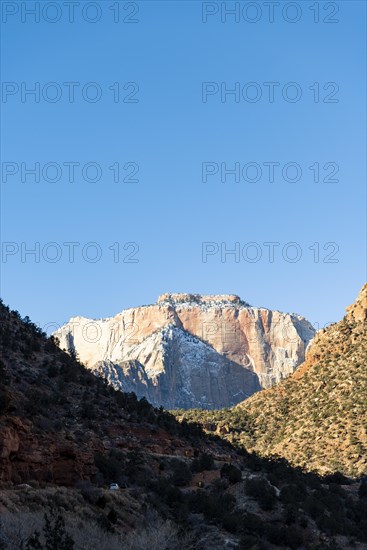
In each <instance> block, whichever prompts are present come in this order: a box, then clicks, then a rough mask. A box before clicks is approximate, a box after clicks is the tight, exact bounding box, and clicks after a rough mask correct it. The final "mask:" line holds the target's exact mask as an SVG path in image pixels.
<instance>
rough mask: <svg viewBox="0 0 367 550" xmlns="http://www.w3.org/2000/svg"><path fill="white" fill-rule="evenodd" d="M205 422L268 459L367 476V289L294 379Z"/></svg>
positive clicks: (319, 339)
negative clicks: (275, 457)
mask: <svg viewBox="0 0 367 550" xmlns="http://www.w3.org/2000/svg"><path fill="white" fill-rule="evenodd" d="M200 416H201V413H200V412H199V413H198V414H196V415H195V414H194V415H193V416H192V418H194V419H195V420H199V419H200ZM204 417H205V418H203V417H201V418H202V422H205V423H206V425H207V426H209V427H210V428H211V429H213V430H214V431H215V430H218V432H220V431H221V432H222V433H223V437H225V438H226V439H228V440H229V441H232V442H236V443H237V444H239V445H241V446H244V447H245V448H246V449H248V450H252V451H256V452H258V453H260V454H261V455H262V456H279V457H284V458H286V459H287V460H288V461H289V462H290V463H291V464H293V465H297V466H301V467H302V468H304V469H306V470H314V471H318V472H321V473H329V472H335V471H340V472H343V473H345V474H348V475H353V476H358V475H361V474H366V473H367V285H365V286H364V287H363V288H362V290H361V292H360V294H359V296H358V298H357V300H356V302H355V303H354V304H353V305H352V306H350V307H348V308H347V315H346V316H345V317H344V319H343V320H342V321H340V322H339V323H335V324H333V325H331V326H329V327H328V328H326V329H324V330H322V331H320V332H319V333H318V334H317V336H316V337H315V338H314V340H313V342H312V343H311V346H310V348H309V350H308V352H307V359H306V361H305V363H304V364H303V365H301V366H300V367H299V368H298V369H297V371H296V372H295V373H294V374H293V375H292V376H290V377H289V378H288V379H287V380H285V381H283V382H282V383H280V384H278V385H277V386H276V387H274V388H271V389H269V390H265V391H263V392H260V393H258V394H256V395H254V396H253V397H251V398H250V399H249V400H247V401H246V402H244V403H243V404H241V405H239V406H237V407H236V408H235V409H233V410H231V411H226V413H223V414H218V415H216V417H215V419H213V415H212V414H211V413H209V414H208V415H204Z"/></svg>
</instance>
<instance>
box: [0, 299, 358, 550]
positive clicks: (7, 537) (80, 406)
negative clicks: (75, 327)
mask: <svg viewBox="0 0 367 550" xmlns="http://www.w3.org/2000/svg"><path fill="white" fill-rule="evenodd" d="M0 351H1V357H2V362H1V367H0V369H1V375H0V482H1V483H0V548H1V549H2V550H19V548H26V549H27V550H44V549H45V550H49V549H50V548H52V550H72V549H76V550H92V549H93V550H94V549H95V548H100V549H101V550H118V549H124V550H125V549H127V550H143V549H144V550H145V549H146V548H150V549H151V550H181V549H185V550H206V549H210V550H222V549H224V548H239V549H253V550H259V549H265V550H267V549H269V550H270V549H273V548H284V549H297V548H315V549H316V548H317V549H324V548H329V549H330V550H331V549H333V550H337V549H342V548H350V547H355V548H359V549H362V548H367V522H366V519H365V518H366V517H367V501H366V496H367V484H360V483H350V482H349V481H348V480H347V479H346V478H343V477H340V476H334V477H330V478H324V479H322V478H320V477H318V476H316V475H314V474H304V473H302V472H301V471H300V470H298V469H295V468H290V467H289V466H287V465H286V464H285V462H284V461H274V460H266V459H262V458H259V457H257V456H256V455H252V454H248V453H247V452H246V451H241V450H236V449H235V448H234V447H233V446H232V445H231V444H229V443H228V442H225V441H222V440H221V439H220V438H219V437H217V436H213V435H211V436H207V435H205V434H204V433H203V431H202V430H201V428H200V427H199V426H198V425H196V424H188V423H186V422H181V423H178V422H177V421H176V420H175V418H174V417H173V416H172V415H170V414H169V413H168V412H165V411H163V410H157V409H154V408H153V407H152V406H151V405H149V404H148V403H147V401H145V400H140V401H138V400H137V399H136V397H135V396H134V395H133V394H122V393H120V392H116V391H115V390H114V389H112V388H111V387H109V386H108V385H107V384H106V383H104V382H103V381H102V380H101V379H98V378H96V377H95V376H94V375H93V374H91V373H90V372H89V371H87V370H86V369H85V368H84V367H83V366H82V365H81V364H79V363H78V361H76V360H75V358H73V357H71V356H70V355H68V354H67V353H64V352H62V351H61V350H60V349H59V348H58V347H57V346H56V345H55V342H54V341H53V340H52V339H47V338H46V337H45V335H43V334H42V333H41V332H40V330H39V329H38V328H37V327H36V326H35V325H34V324H33V323H32V322H31V321H30V320H29V319H28V318H24V319H21V317H20V315H19V314H18V313H17V312H11V311H9V309H8V308H6V307H4V306H3V305H1V306H0ZM237 411H238V412H240V409H237ZM218 414H220V412H218ZM110 483H118V484H119V486H120V489H118V490H117V491H111V490H110V489H109V485H110ZM45 513H46V516H44V514H45Z"/></svg>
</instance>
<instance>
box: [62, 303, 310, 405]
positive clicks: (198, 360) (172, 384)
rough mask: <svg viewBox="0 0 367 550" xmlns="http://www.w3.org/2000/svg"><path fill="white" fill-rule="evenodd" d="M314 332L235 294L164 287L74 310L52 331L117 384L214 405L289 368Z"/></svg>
mask: <svg viewBox="0 0 367 550" xmlns="http://www.w3.org/2000/svg"><path fill="white" fill-rule="evenodd" d="M314 334H315V331H314V329H313V327H312V326H311V324H310V323H308V322H307V321H306V319H304V318H303V317H300V316H298V315H290V314H288V313H280V312H279V311H270V310H268V309H264V308H254V307H250V306H249V305H248V304H247V303H246V302H243V301H242V300H241V299H240V298H239V297H238V296H235V295H220V296H201V295H192V294H163V295H162V296H160V297H159V299H158V302H157V303H156V304H154V305H150V306H143V307H137V308H131V309H127V310H125V311H122V312H121V313H120V314H118V315H116V316H115V317H113V318H107V319H101V320H98V321H94V320H91V319H86V318H84V317H74V318H72V319H71V320H70V321H69V322H68V323H67V324H66V325H64V326H63V327H61V329H60V330H58V331H57V332H56V333H55V337H57V338H58V340H59V342H60V347H61V348H62V349H65V350H68V351H70V350H72V351H75V352H76V353H77V355H78V357H79V358H80V360H81V361H82V362H83V363H84V364H85V365H86V366H87V367H88V368H89V369H90V370H92V371H93V372H94V373H96V374H102V375H103V376H105V377H106V378H107V379H108V380H109V381H110V382H111V383H112V384H113V385H114V386H115V388H120V389H123V390H128V391H134V392H135V393H136V395H137V396H138V397H142V396H144V397H146V398H147V399H148V400H149V401H150V402H151V403H153V404H154V405H156V406H159V405H162V406H164V407H165V408H180V407H182V408H190V407H201V408H207V409H211V408H221V407H226V406H227V407H228V406H232V405H235V404H236V403H239V402H241V401H243V399H245V398H247V397H248V396H250V395H252V394H253V393H255V392H256V391H258V390H259V389H261V388H268V387H270V386H272V385H273V384H274V383H275V382H278V381H279V380H281V379H283V378H285V377H286V376H288V375H289V374H291V373H292V372H293V371H294V370H295V368H296V367H297V365H298V364H299V363H301V362H302V361H303V360H304V357H305V349H306V347H307V345H308V343H309V342H310V340H311V339H312V338H313V336H314Z"/></svg>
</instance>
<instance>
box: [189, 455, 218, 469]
mask: <svg viewBox="0 0 367 550" xmlns="http://www.w3.org/2000/svg"><path fill="white" fill-rule="evenodd" d="M213 468H214V459H213V457H212V456H211V455H209V454H207V453H202V454H200V455H199V457H198V458H195V459H194V460H193V461H192V463H191V471H192V472H204V471H205V470H213Z"/></svg>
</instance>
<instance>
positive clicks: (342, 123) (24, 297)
mask: <svg viewBox="0 0 367 550" xmlns="http://www.w3.org/2000/svg"><path fill="white" fill-rule="evenodd" d="M35 4H38V9H40V10H41V11H40V15H39V21H35V17H38V16H37V15H36V16H34V15H32V14H29V13H27V12H26V10H27V9H28V10H29V9H31V8H32V6H34V5H35ZM45 4H48V5H49V6H48V8H47V9H46V10H45V9H44V5H45ZM55 4H57V6H56V7H55ZM66 4H67V3H65V2H58V3H56V2H51V3H44V2H30V1H29V2H2V8H3V14H2V16H3V23H2V67H3V69H2V78H3V81H4V82H5V84H3V94H2V104H1V109H2V120H3V123H2V124H3V130H2V181H1V187H2V240H3V249H2V266H1V267H2V285H1V291H2V296H3V299H4V301H5V302H6V303H7V304H9V305H10V307H11V308H13V309H18V310H19V311H20V313H21V314H22V315H26V314H27V315H29V316H30V317H31V318H32V319H33V320H34V321H35V322H37V323H39V324H40V325H41V326H44V325H45V323H49V322H55V323H59V324H61V323H63V322H65V321H66V320H68V319H69V318H70V317H71V316H75V315H84V316H87V317H97V318H99V317H107V316H110V315H114V314H116V313H117V312H118V311H120V310H122V309H124V308H126V307H131V306H137V305H141V304H148V303H152V302H154V301H156V298H157V297H158V295H159V294H161V293H163V292H194V293H203V294H212V293H215V294H218V293H235V294H239V295H240V296H241V297H242V298H243V299H244V300H246V301H248V302H249V303H251V304H253V305H258V306H264V307H268V308H273V309H278V310H283V311H290V312H297V313H300V314H302V315H304V316H306V317H307V318H308V319H309V320H310V321H311V322H313V323H315V324H316V325H317V326H323V325H324V324H325V323H327V322H331V321H336V320H338V319H340V318H341V317H342V316H343V314H344V307H345V306H346V305H348V304H349V303H351V302H352V301H353V300H354V299H355V297H356V295H357V293H358V291H359V289H360V287H361V286H362V284H363V283H364V281H365V280H366V231H365V225H366V192H365V177H366V173H365V166H366V165H365V151H366V132H365V128H366V111H365V102H364V96H365V92H366V86H365V84H366V83H365V76H364V75H365V66H366V64H365V41H366V36H365V32H366V31H365V19H366V17H365V10H366V4H365V2H362V1H349V0H348V1H347V2H331V3H330V2H318V3H316V4H317V5H318V9H319V13H316V11H315V2H308V1H301V2H295V3H291V4H293V5H291V6H289V5H288V4H289V3H288V2H282V1H280V3H279V5H278V4H276V5H274V21H273V22H270V21H269V20H270V18H271V14H269V9H270V8H269V5H268V4H267V3H266V2H257V3H256V4H257V6H254V3H253V2H252V3H250V4H249V3H248V2H239V3H238V2H237V3H236V2H227V3H223V5H224V6H225V7H226V8H228V9H230V8H233V6H235V9H239V10H240V11H239V12H238V11H237V13H236V14H235V15H230V14H226V13H225V12H224V13H221V5H222V3H221V2H208V3H204V4H203V3H201V2H199V1H186V2H178V1H167V2H155V1H144V2H138V3H134V2H112V1H111V2H110V1H109V0H107V1H104V2H83V1H80V2H79V3H77V4H75V3H72V4H73V6H70V3H69V5H66ZM236 5H237V8H236ZM4 6H5V7H4ZM71 7H72V8H73V9H74V22H69V20H70V19H72V17H71V14H70V11H69V10H70V9H71ZM111 8H112V9H111ZM118 8H119V13H118V12H117V9H118ZM36 9H37V6H36ZM216 12H217V13H216ZM94 18H95V19H98V20H97V21H96V22H95V23H92V22H91V20H92V19H94ZM114 18H115V19H118V20H117V22H115V21H114ZM57 19H58V20H57ZM221 19H223V20H221ZM236 19H237V20H236ZM257 19H258V20H257ZM296 19H298V21H295V22H293V23H292V22H291V21H292V20H296ZM317 19H318V20H319V21H318V22H317V21H315V20H317ZM52 20H55V22H52ZM134 20H135V21H136V22H132V21H134ZM335 20H336V21H337V22H333V21H335ZM251 21H253V22H251ZM70 82H73V83H74V84H73V85H71V84H65V83H70ZM50 83H54V84H50ZM90 83H94V84H90ZM129 83H130V84H129ZM203 83H204V84H203ZM205 83H206V84H205ZM266 83H267V84H266ZM269 83H272V84H269ZM290 83H293V84H290ZM32 88H33V89H35V90H36V95H35V94H33V95H32V94H27V93H26V91H27V90H29V89H32ZM72 90H73V92H74V101H73V102H72V95H71V91H72ZM230 90H235V93H232V94H230V93H228V94H226V91H227V92H228V91H230ZM117 92H119V97H117ZM272 93H273V94H274V95H273V96H272ZM96 94H97V95H96ZM98 95H99V96H100V98H98ZM94 98H96V101H94ZM269 98H270V99H269ZM255 100H257V101H255ZM36 163H39V165H38V166H39V168H38V169H37V170H38V171H39V176H38V175H37V174H36V176H34V175H32V174H31V173H29V172H27V171H26V170H29V169H31V168H32V167H33V168H35V164H36ZM49 163H53V164H49ZM70 163H79V164H74V165H71V164H70ZM88 163H93V164H88ZM204 163H207V164H204ZM264 163H266V164H264ZM269 163H277V164H269ZM289 163H293V164H290V165H289ZM117 166H119V172H120V173H119V174H117ZM72 167H73V169H74V171H75V172H74V178H72V177H71V168H72ZM110 167H112V168H110ZM310 167H312V168H310ZM233 168H235V169H236V170H237V173H236V174H232V175H231V174H230V173H227V174H226V172H225V170H226V169H227V170H230V169H233ZM273 168H274V178H271V177H269V174H270V173H271V171H272V169H273ZM221 176H222V177H221ZM118 177H119V180H120V181H117V182H116V181H114V178H116V179H117V178H118ZM35 179H38V180H39V181H35ZM52 179H54V180H57V181H52ZM124 179H125V180H132V181H123V180H124ZM222 179H223V180H224V181H221V180H222ZM236 179H237V181H236ZM272 179H273V180H274V181H270V180H272ZM317 179H319V181H316V180H317ZM22 180H23V181H22ZM93 180H96V181H93ZM134 180H137V181H134ZM238 180H239V181H238ZM333 180H334V181H333ZM71 242H72V243H77V244H75V245H70V244H69V245H65V244H64V243H71ZM22 243H23V244H22ZM35 243H39V244H35ZM50 243H56V244H50ZM88 243H96V244H94V245H90V244H88ZM114 243H118V244H114ZM128 243H136V244H128ZM203 243H212V244H210V245H208V244H204V245H203ZM235 243H238V244H235ZM249 243H250V244H249ZM251 243H252V244H251ZM254 243H255V244H254ZM265 243H279V244H277V245H270V244H265ZM289 243H296V245H294V244H289ZM315 243H318V244H315ZM330 243H331V244H330ZM110 247H112V248H110ZM124 247H125V248H124ZM203 247H204V248H203ZM310 247H311V249H310ZM27 249H35V250H36V253H35V254H33V255H32V254H26V250H27ZM233 249H235V250H236V254H232V255H231V254H228V253H227V254H226V251H227V252H228V251H229V250H233ZM72 250H74V261H73V262H72V261H70V260H71V259H72ZM118 250H119V257H117V251H118ZM272 250H273V252H274V261H270V260H271V259H272V258H271V251H272ZM94 258H96V259H97V260H98V261H95V262H94V261H92V260H94ZM98 258H99V259H98ZM54 259H55V260H57V261H53V260H54ZM293 259H296V260H297V259H298V261H291V260H293ZM132 260H137V261H135V262H133V261H132ZM205 260H206V261H205ZM253 260H258V261H253ZM317 260H318V261H317Z"/></svg>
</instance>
